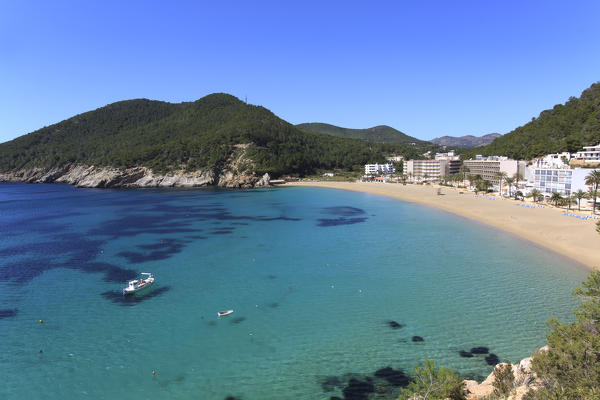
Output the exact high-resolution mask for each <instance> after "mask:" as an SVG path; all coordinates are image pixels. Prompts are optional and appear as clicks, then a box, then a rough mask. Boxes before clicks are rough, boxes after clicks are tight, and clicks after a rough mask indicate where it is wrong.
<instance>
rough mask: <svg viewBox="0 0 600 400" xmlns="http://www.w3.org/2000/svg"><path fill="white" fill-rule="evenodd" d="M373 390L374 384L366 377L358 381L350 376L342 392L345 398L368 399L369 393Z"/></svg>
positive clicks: (348, 399)
mask: <svg viewBox="0 0 600 400" xmlns="http://www.w3.org/2000/svg"><path fill="white" fill-rule="evenodd" d="M374 391H375V386H374V385H373V384H372V383H371V382H369V380H368V379H367V380H364V381H360V380H358V379H355V378H352V379H350V380H349V381H348V386H346V387H345V388H344V389H343V390H342V393H343V394H344V399H345V400H368V399H369V397H368V396H369V393H373V392H374Z"/></svg>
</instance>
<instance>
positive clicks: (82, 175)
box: [0, 164, 270, 188]
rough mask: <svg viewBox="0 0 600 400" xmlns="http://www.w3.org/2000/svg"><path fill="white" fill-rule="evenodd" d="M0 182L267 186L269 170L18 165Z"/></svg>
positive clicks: (128, 186) (143, 185) (113, 186)
mask: <svg viewBox="0 0 600 400" xmlns="http://www.w3.org/2000/svg"><path fill="white" fill-rule="evenodd" d="M0 182H24V183H64V184H68V185H74V186H78V187H89V188H118V187H121V188H145V187H200V186H213V185H214V186H219V187H224V188H252V187H265V186H270V176H269V174H264V175H263V176H262V177H259V176H257V175H255V174H251V173H250V174H247V173H239V172H235V171H233V170H231V169H223V170H220V171H215V170H214V169H213V170H211V169H207V170H198V171H191V172H190V171H183V170H181V171H172V172H168V173H165V174H160V173H156V172H153V171H152V170H151V169H149V168H147V167H134V168H113V167H96V166H93V165H81V164H66V165H63V166H61V167H53V168H31V169H21V170H18V171H14V172H8V173H0Z"/></svg>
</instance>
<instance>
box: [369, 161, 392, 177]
mask: <svg viewBox="0 0 600 400" xmlns="http://www.w3.org/2000/svg"><path fill="white" fill-rule="evenodd" d="M394 171H395V170H394V164H391V163H390V164H365V175H379V174H383V175H388V174H393V173H394Z"/></svg>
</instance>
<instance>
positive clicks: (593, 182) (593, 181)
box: [585, 169, 600, 214]
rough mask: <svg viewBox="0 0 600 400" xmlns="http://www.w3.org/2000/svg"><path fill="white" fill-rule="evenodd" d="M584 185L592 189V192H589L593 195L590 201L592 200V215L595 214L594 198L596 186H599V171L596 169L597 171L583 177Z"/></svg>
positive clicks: (596, 190) (596, 191)
mask: <svg viewBox="0 0 600 400" xmlns="http://www.w3.org/2000/svg"><path fill="white" fill-rule="evenodd" d="M585 184H586V185H588V186H591V187H592V190H591V191H590V192H591V193H592V194H593V197H592V199H593V200H594V203H593V206H592V214H595V213H596V197H597V195H598V186H599V185H600V170H598V169H597V170H594V171H592V172H590V173H589V174H588V175H587V176H586V177H585Z"/></svg>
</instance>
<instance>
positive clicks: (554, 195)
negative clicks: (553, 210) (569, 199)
mask: <svg viewBox="0 0 600 400" xmlns="http://www.w3.org/2000/svg"><path fill="white" fill-rule="evenodd" d="M562 199H563V197H562V196H561V194H560V193H558V192H554V193H552V196H550V201H552V202H554V207H558V202H559V201H561V200H562Z"/></svg>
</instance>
